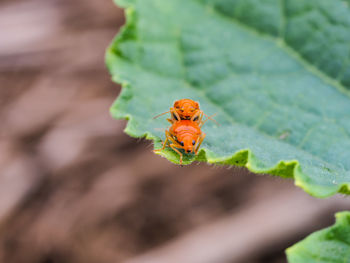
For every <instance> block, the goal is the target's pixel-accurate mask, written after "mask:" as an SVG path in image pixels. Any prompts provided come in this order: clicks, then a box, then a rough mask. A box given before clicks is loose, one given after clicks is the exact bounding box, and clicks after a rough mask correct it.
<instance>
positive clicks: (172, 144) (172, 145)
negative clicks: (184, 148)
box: [169, 143, 182, 165]
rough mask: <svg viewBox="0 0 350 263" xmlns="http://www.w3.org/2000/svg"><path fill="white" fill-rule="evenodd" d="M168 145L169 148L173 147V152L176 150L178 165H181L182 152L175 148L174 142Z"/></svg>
mask: <svg viewBox="0 0 350 263" xmlns="http://www.w3.org/2000/svg"><path fill="white" fill-rule="evenodd" d="M169 146H170V148H171V149H173V150H174V151H175V152H177V153H178V154H179V155H180V165H182V153H181V152H180V151H179V150H178V149H176V145H175V144H174V143H171V144H170V145H169Z"/></svg>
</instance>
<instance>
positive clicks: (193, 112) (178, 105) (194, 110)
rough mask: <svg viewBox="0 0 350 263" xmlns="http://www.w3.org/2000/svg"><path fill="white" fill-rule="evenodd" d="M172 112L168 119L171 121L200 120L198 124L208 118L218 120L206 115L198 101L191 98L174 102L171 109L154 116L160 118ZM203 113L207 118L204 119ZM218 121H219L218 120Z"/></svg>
mask: <svg viewBox="0 0 350 263" xmlns="http://www.w3.org/2000/svg"><path fill="white" fill-rule="evenodd" d="M169 112H170V113H171V119H168V120H169V121H170V122H171V123H172V122H173V121H179V120H191V121H195V122H198V124H204V122H206V121H207V120H208V119H210V120H212V121H214V122H216V121H215V120H214V119H212V118H211V117H212V116H208V115H206V114H205V113H204V112H203V111H202V110H201V109H200V108H199V103H198V102H197V101H194V100H191V99H181V100H177V101H175V102H174V106H173V107H171V108H170V110H169V111H167V112H163V113H161V114H159V115H157V116H155V117H154V119H155V118H158V117H159V116H162V115H164V114H166V113H169ZM203 115H204V116H206V117H207V120H205V121H202V119H203ZM216 123H217V122H216Z"/></svg>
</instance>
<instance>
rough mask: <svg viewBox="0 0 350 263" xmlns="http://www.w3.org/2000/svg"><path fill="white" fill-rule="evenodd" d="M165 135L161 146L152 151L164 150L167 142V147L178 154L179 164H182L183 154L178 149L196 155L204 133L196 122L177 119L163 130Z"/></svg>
mask: <svg viewBox="0 0 350 263" xmlns="http://www.w3.org/2000/svg"><path fill="white" fill-rule="evenodd" d="M165 136H166V139H165V141H164V143H163V147H162V148H161V149H157V150H154V151H155V152H157V151H161V150H164V148H165V146H167V144H169V147H170V148H171V149H173V150H174V151H175V152H177V153H178V154H179V155H180V165H182V157H183V154H182V153H181V152H180V150H179V149H183V150H184V151H185V152H186V153H194V154H195V155H197V153H198V150H199V147H200V146H201V144H202V142H203V140H204V138H205V133H203V132H202V131H201V127H200V125H199V124H198V123H197V122H194V121H191V120H179V121H174V122H173V123H172V125H171V126H170V128H169V130H166V131H165Z"/></svg>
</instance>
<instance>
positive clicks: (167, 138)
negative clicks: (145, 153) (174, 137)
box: [153, 130, 171, 152]
mask: <svg viewBox="0 0 350 263" xmlns="http://www.w3.org/2000/svg"><path fill="white" fill-rule="evenodd" d="M170 138H171V137H170V133H169V132H168V131H167V130H166V131H165V141H164V142H163V147H162V148H160V149H156V150H153V151H154V152H159V151H162V150H164V149H165V146H166V144H167V142H168V141H169V139H170Z"/></svg>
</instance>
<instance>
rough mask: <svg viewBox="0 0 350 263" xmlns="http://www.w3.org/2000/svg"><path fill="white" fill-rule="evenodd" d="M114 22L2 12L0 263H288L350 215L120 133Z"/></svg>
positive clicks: (33, 2)
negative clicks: (316, 234) (107, 61)
mask: <svg viewBox="0 0 350 263" xmlns="http://www.w3.org/2000/svg"><path fill="white" fill-rule="evenodd" d="M123 23H124V16H123V12H122V10H121V9H119V8H117V7H116V6H114V5H113V3H112V0H100V1H96V0H95V1H94V0H84V1H83V0H75V1H69V0H50V1H49V0H7V1H5V0H1V2H0V123H1V129H0V136H1V137H0V222H1V225H0V262H6V263H12V262H25V263H54V262H55V263H63V262H64V263H70V262H74V263H90V262H91V263H92V262H103V263H104V262H106V263H107V262H108V263H110V262H133V263H136V262H137V263H145V262H147V263H148V262H152V263H158V262H159V263H167V262H169V263H170V262H171V263H175V262H185V263H187V262H188V263H221V262H232V263H233V262H239V263H244V262H252V263H255V262H266V263H270V262H272V263H274V262H275V263H277V262H286V259H285V255H284V252H283V251H284V249H285V248H287V247H288V246H290V245H292V244H293V243H295V242H297V241H298V240H300V239H302V238H303V237H305V236H306V235H307V234H309V233H311V232H312V231H314V230H316V229H320V228H322V227H325V226H328V225H330V224H332V223H333V221H334V219H333V213H334V212H335V211H339V210H344V209H347V208H349V205H348V204H347V203H348V202H349V200H348V199H346V198H345V197H343V196H337V197H333V198H330V199H326V200H317V199H315V198H312V197H310V196H308V195H307V194H306V193H304V192H303V191H302V190H301V189H299V188H296V187H294V186H293V181H291V180H282V179H280V178H274V177H270V176H256V175H252V174H250V173H249V172H247V171H246V170H245V169H243V168H232V169H228V167H215V166H208V165H206V164H193V165H190V166H186V167H183V168H181V167H178V166H175V165H173V164H171V163H169V162H168V161H167V160H165V159H163V158H161V157H159V156H156V155H154V154H153V153H152V145H151V143H150V142H149V141H145V140H136V139H132V138H130V137H128V136H127V135H125V134H124V133H123V128H124V126H125V121H121V120H113V119H112V118H111V117H110V116H109V111H108V110H109V107H110V105H111V103H112V102H113V100H114V99H115V98H116V96H117V95H118V93H119V91H120V87H119V86H118V85H116V84H114V83H112V82H111V81H110V76H109V74H108V72H107V70H106V68H105V65H104V51H105V48H106V47H107V45H108V44H109V43H110V41H111V39H112V38H113V37H114V35H115V34H116V33H117V32H118V30H119V27H120V26H121V25H122V24H123Z"/></svg>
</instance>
